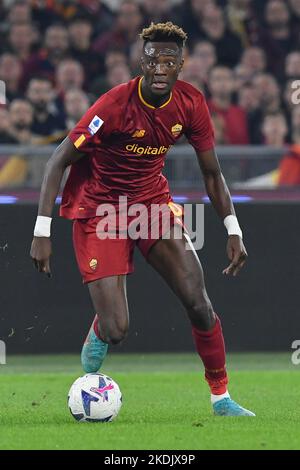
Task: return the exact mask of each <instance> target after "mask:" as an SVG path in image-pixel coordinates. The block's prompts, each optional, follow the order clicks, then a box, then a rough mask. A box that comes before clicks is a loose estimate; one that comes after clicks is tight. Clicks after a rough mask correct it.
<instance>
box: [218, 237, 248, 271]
mask: <svg viewBox="0 0 300 470" xmlns="http://www.w3.org/2000/svg"><path fill="white" fill-rule="evenodd" d="M227 255H228V258H229V259H230V261H231V263H230V265H229V266H228V267H227V268H226V269H224V271H223V274H226V275H227V276H228V275H230V274H232V275H233V276H236V275H237V274H238V272H239V271H240V270H241V269H242V267H243V266H244V264H245V263H246V259H247V257H248V254H247V251H246V248H245V246H244V243H243V240H242V239H241V237H239V236H238V235H229V238H228V242H227Z"/></svg>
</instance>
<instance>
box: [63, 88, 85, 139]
mask: <svg viewBox="0 0 300 470" xmlns="http://www.w3.org/2000/svg"><path fill="white" fill-rule="evenodd" d="M89 106H90V102H89V99H88V96H87V94H86V93H84V92H83V91H82V90H76V89H74V90H69V91H67V92H66V94H65V99H64V110H65V116H66V128H67V129H68V130H69V131H70V130H71V129H73V127H74V126H75V124H77V122H78V121H79V120H80V119H81V118H82V116H83V115H84V113H85V112H86V111H87V110H88V108H89Z"/></svg>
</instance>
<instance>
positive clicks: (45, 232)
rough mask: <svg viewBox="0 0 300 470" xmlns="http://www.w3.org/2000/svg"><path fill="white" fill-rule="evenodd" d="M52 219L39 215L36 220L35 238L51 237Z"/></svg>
mask: <svg viewBox="0 0 300 470" xmlns="http://www.w3.org/2000/svg"><path fill="white" fill-rule="evenodd" d="M51 221H52V218H51V217H45V216H43V215H38V216H37V218H36V223H35V227H34V232H33V234H34V236H35V237H50V227H51Z"/></svg>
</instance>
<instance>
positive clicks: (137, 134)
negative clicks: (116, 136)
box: [132, 129, 146, 139]
mask: <svg viewBox="0 0 300 470" xmlns="http://www.w3.org/2000/svg"><path fill="white" fill-rule="evenodd" d="M145 133H146V131H145V129H140V130H137V131H135V132H134V133H133V134H132V137H137V138H138V139H140V138H141V137H144V135H145Z"/></svg>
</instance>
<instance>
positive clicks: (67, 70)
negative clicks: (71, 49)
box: [55, 59, 84, 95]
mask: <svg viewBox="0 0 300 470" xmlns="http://www.w3.org/2000/svg"><path fill="white" fill-rule="evenodd" d="M55 79H56V87H57V90H58V93H59V94H60V95H64V93H65V92H66V91H68V90H71V89H73V88H76V89H82V88H83V84H84V69H83V67H82V65H81V64H80V62H77V61H76V60H73V59H66V60H63V61H62V62H60V64H59V65H58V67H57V69H56V75H55Z"/></svg>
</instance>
